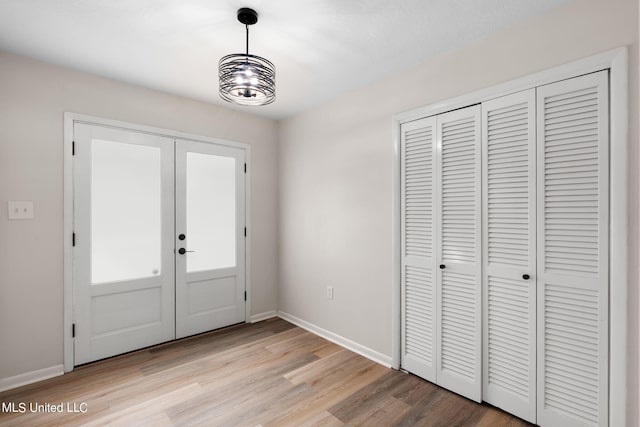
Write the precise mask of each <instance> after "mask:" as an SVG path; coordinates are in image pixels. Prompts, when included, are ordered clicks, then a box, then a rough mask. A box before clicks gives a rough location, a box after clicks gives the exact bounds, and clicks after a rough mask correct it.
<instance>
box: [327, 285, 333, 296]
mask: <svg viewBox="0 0 640 427" xmlns="http://www.w3.org/2000/svg"><path fill="white" fill-rule="evenodd" d="M327 299H333V286H327Z"/></svg>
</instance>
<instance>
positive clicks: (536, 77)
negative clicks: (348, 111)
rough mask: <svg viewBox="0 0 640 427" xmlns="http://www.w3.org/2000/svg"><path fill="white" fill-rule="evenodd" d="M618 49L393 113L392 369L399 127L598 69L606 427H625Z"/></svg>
mask: <svg viewBox="0 0 640 427" xmlns="http://www.w3.org/2000/svg"><path fill="white" fill-rule="evenodd" d="M627 49H628V48H627V47H620V48H617V49H613V50H610V51H607V52H603V53H599V54H597V55H593V56H590V57H587V58H584V59H581V60H578V61H574V62H571V63H567V64H564V65H560V66H556V67H553V68H550V69H547V70H545V71H541V72H537V73H534V74H531V75H529V76H525V77H522V78H518V79H515V80H511V81H508V82H506V83H502V84H499V85H496V86H493V87H490V88H487V89H482V90H479V91H476V92H473V93H470V94H467V95H463V96H459V97H456V98H452V99H450V100H447V101H442V102H438V103H434V104H431V105H427V106H424V107H421V108H417V109H414V110H411V111H407V112H404V113H400V114H397V115H396V116H394V118H393V122H392V132H393V133H392V135H393V144H394V158H393V164H392V167H393V187H392V191H393V194H392V200H393V209H392V222H393V248H392V251H393V252H392V256H393V272H392V273H393V286H392V355H391V365H392V367H394V368H396V369H399V368H400V360H401V358H400V339H401V337H400V335H401V330H400V322H401V318H400V311H401V310H400V302H401V295H400V275H401V267H400V254H401V242H400V236H401V228H400V161H401V158H400V155H399V153H400V125H401V124H402V123H406V122H409V121H413V120H417V119H419V118H422V117H428V116H433V115H437V114H440V113H444V112H447V111H452V110H455V109H458V108H463V107H466V106H469V105H472V104H477V103H482V102H484V101H488V100H490V99H494V98H498V97H501V96H505V95H509V94H511V93H515V92H519V91H523V90H527V89H531V88H534V87H537V86H541V85H545V84H549V83H554V82H557V81H560V80H565V79H569V78H572V77H577V76H580V75H583V74H588V73H593V72H596V71H601V70H605V69H606V70H609V96H610V152H611V156H610V171H611V172H610V205H609V213H610V214H609V220H610V224H609V232H610V252H609V259H610V266H609V283H610V323H609V329H610V332H609V352H610V358H609V389H610V392H609V425H612V426H613V425H626V424H627V409H626V407H627V399H628V393H627V351H626V350H627V331H628V327H629V325H628V309H627V293H628V283H627V281H628V267H629V250H628V247H627V241H628V239H627V231H628V229H629V225H628V219H627V214H628V200H627V193H628V181H629V177H628V165H627V157H628V151H629V150H628V122H629V117H628V116H629V107H628V97H629V95H628V52H627Z"/></svg>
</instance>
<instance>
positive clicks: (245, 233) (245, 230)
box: [244, 227, 247, 237]
mask: <svg viewBox="0 0 640 427" xmlns="http://www.w3.org/2000/svg"><path fill="white" fill-rule="evenodd" d="M244 237H247V227H245V228H244Z"/></svg>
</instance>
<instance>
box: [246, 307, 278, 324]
mask: <svg viewBox="0 0 640 427" xmlns="http://www.w3.org/2000/svg"><path fill="white" fill-rule="evenodd" d="M274 317H278V312H277V311H276V310H270V311H265V312H264V313H258V314H254V315H252V316H251V323H257V322H261V321H263V320H267V319H272V318H274Z"/></svg>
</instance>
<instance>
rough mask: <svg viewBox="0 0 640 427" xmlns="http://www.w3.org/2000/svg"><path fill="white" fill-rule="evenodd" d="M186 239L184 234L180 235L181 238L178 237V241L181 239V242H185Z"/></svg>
mask: <svg viewBox="0 0 640 427" xmlns="http://www.w3.org/2000/svg"><path fill="white" fill-rule="evenodd" d="M185 237H187V236H185V235H184V234H181V235H179V236H178V239H180V240H184V239H185Z"/></svg>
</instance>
